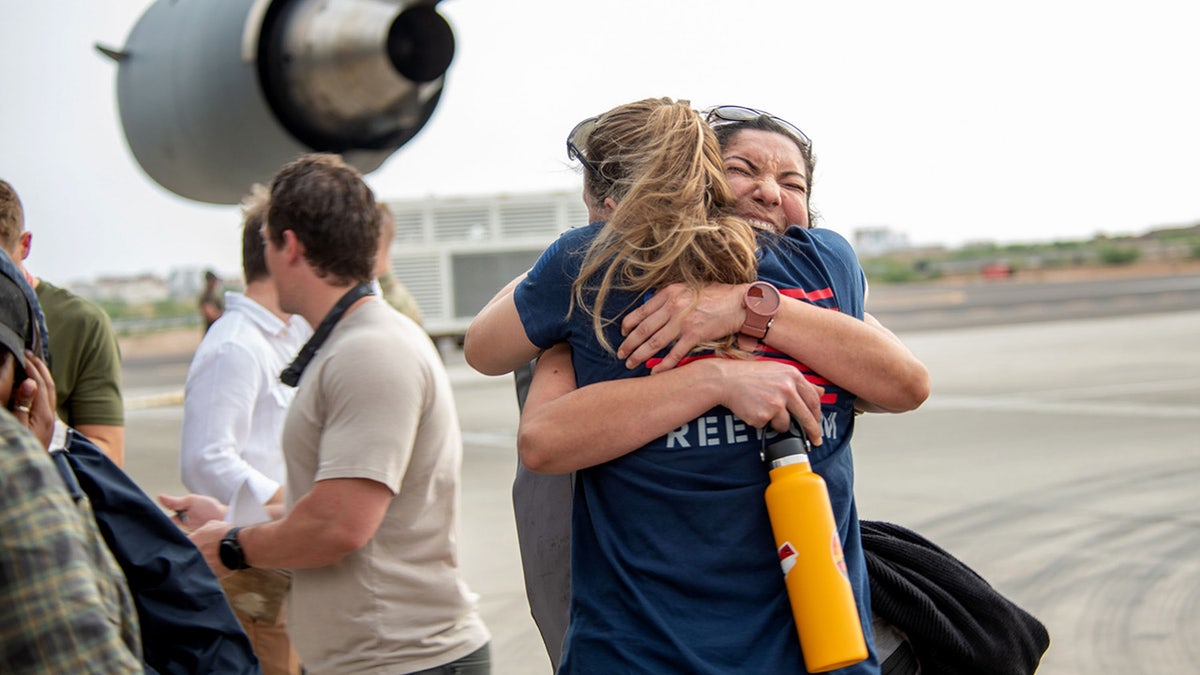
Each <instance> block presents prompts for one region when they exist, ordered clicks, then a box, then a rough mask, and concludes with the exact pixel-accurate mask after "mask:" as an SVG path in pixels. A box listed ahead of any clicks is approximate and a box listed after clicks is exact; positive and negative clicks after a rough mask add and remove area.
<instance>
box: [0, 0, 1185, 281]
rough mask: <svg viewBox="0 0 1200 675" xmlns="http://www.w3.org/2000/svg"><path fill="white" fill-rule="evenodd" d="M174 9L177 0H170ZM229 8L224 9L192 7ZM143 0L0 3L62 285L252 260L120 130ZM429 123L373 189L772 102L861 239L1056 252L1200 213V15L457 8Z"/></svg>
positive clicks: (9, 118) (14, 165)
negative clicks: (617, 124)
mask: <svg viewBox="0 0 1200 675" xmlns="http://www.w3.org/2000/svg"><path fill="white" fill-rule="evenodd" d="M162 1H164V2H165V1H169V0H162ZM182 1H190V2H196V1H208V2H220V1H222V0H182ZM151 4H152V2H151V1H150V0H103V1H95V0H0V8H2V11H0V54H2V56H3V63H4V66H3V69H2V70H0V73H3V74H2V75H0V82H3V86H2V88H0V91H2V92H3V94H4V96H3V102H2V103H0V177H3V178H5V179H7V180H8V181H10V182H11V183H13V184H14V185H15V186H16V188H17V190H18V191H19V192H20V194H21V195H22V198H23V200H24V202H25V208H26V212H27V225H28V227H29V229H30V230H32V231H33V232H34V252H33V255H32V256H31V258H30V260H29V265H30V268H31V269H32V270H33V271H34V272H35V273H37V274H39V275H40V276H43V277H45V278H48V279H52V280H58V281H61V282H69V281H73V280H80V279H88V278H91V277H94V276H96V275H102V274H104V275H129V274H136V273H141V272H153V273H158V274H164V273H166V272H167V271H168V270H170V269H171V268H172V267H177V266H188V265H212V266H215V267H216V268H217V269H219V270H221V271H222V272H224V273H228V274H236V273H237V272H238V270H239V264H240V263H239V255H240V253H239V248H238V212H237V210H236V209H235V208H234V207H214V206H205V205H200V204H197V203H195V202H190V201H188V200H186V199H183V198H181V197H176V196H174V195H172V194H171V193H169V192H167V191H165V190H164V189H162V188H160V187H159V186H158V185H157V184H156V183H154V182H153V181H152V180H150V179H149V178H148V177H146V175H145V174H144V173H142V171H141V169H140V168H139V167H138V165H137V164H136V162H135V161H134V160H133V158H132V155H131V154H130V152H129V151H128V149H127V147H126V146H125V144H124V139H123V136H122V132H121V127H120V123H119V120H118V114H119V113H118V111H117V105H116V99H115V84H116V67H115V64H113V63H112V62H111V61H109V60H108V59H106V58H103V57H101V56H100V55H99V54H98V53H96V51H95V50H94V49H93V44H94V43H96V42H101V43H104V44H106V45H109V46H115V47H120V46H122V45H123V44H124V42H125V38H126V37H127V35H128V34H129V31H130V30H131V29H132V27H133V26H134V24H135V23H136V21H137V19H138V17H139V16H141V14H142V13H143V12H144V11H145V10H146V8H148V7H149V6H150V5H151ZM441 8H442V12H443V13H444V14H445V15H446V16H447V18H448V19H449V20H450V22H451V24H452V26H453V27H454V30H455V34H456V37H457V41H458V52H457V54H456V56H455V61H454V64H453V65H452V66H451V70H450V72H449V76H448V80H447V86H446V91H445V94H444V96H443V98H442V101H441V104H440V106H439V108H438V110H437V112H436V113H435V115H434V119H433V120H432V121H431V122H430V124H429V125H428V126H427V127H426V128H425V130H424V131H423V132H422V133H421V134H420V135H419V136H418V137H417V139H416V140H414V141H413V142H411V143H409V144H408V145H407V146H405V147H404V148H402V149H401V150H400V151H399V152H398V153H397V154H395V155H394V156H393V157H392V158H391V159H390V160H388V162H387V163H385V164H384V165H383V167H382V168H381V169H380V170H378V171H376V172H375V173H373V174H371V175H370V176H368V180H369V182H370V183H371V185H372V186H373V187H374V188H375V190H376V192H377V193H378V195H379V196H380V197H381V198H384V199H395V198H409V197H425V196H428V195H436V196H459V195H479V194H490V193H495V192H508V193H521V192H528V191H541V190H547V189H564V188H573V187H575V186H577V185H578V182H579V180H578V176H577V174H576V173H575V171H574V169H573V168H572V167H570V166H569V165H568V164H567V162H566V158H565V156H564V152H563V147H564V146H563V137H564V136H565V134H566V132H567V131H568V130H569V129H570V128H571V127H572V126H573V125H574V124H575V122H577V121H578V120H579V119H581V118H583V117H586V116H588V115H591V114H595V113H597V112H600V111H602V110H605V109H608V108H610V107H612V106H614V105H617V104H620V103H623V102H626V101H630V100H634V99H637V98H643V97H646V96H673V97H679V98H688V99H690V100H691V101H692V102H693V103H694V104H695V105H696V106H698V107H704V106H708V105H712V104H718V103H737V104H742V105H748V106H752V107H758V108H762V109H766V110H770V111H772V112H774V113H775V114H777V115H779V116H781V117H784V118H786V119H788V120H790V121H792V122H794V123H795V124H796V125H797V126H799V127H801V128H802V129H804V130H805V131H806V132H808V134H809V135H810V136H811V137H812V138H813V140H814V144H815V149H816V152H817V155H818V168H817V175H816V183H815V186H814V203H815V205H816V206H817V208H818V209H819V210H820V211H821V212H822V214H823V216H824V221H823V223H822V224H823V225H824V226H826V227H830V228H832V229H835V230H838V231H839V232H841V233H843V234H845V235H847V236H850V235H851V234H852V232H853V231H854V229H855V228H858V227H863V226H887V227H891V228H893V229H895V230H897V231H900V232H904V233H907V234H908V236H909V237H910V239H911V240H912V241H913V243H918V244H921V243H944V244H948V245H958V244H961V243H963V242H966V241H976V240H988V239H990V240H996V241H1000V242H1013V241H1047V240H1054V239H1078V238H1086V237H1090V236H1092V235H1094V234H1096V233H1107V234H1127V233H1139V232H1143V231H1145V230H1147V229H1150V228H1153V227H1158V226H1172V225H1185V224H1191V223H1195V222H1197V221H1198V220H1200V40H1198V39H1197V37H1196V28H1197V26H1200V9H1198V8H1200V5H1198V4H1197V3H1194V2H1188V1H1185V0H1177V1H1170V2H1168V1H1164V0H1140V1H1139V2H1136V3H1135V2H1129V3H1117V2H1107V1H1105V0H1091V1H1074V0H1071V1H1065V0H1064V1H1058V0H1015V1H1009V2H1004V3H999V2H992V3H979V2H963V1H961V0H945V1H932V0H930V1H923V0H914V1H911V2H894V1H892V0H866V1H863V2H848V1H833V0H830V1H828V2H819V3H817V2H804V1H800V0H738V1H737V2H730V1H728V0H725V1H722V2H712V1H710V0H678V1H669V0H653V1H652V0H597V1H596V2H590V3H584V2H578V1H576V0H508V1H505V0H446V1H445V2H443V3H442V5H441Z"/></svg>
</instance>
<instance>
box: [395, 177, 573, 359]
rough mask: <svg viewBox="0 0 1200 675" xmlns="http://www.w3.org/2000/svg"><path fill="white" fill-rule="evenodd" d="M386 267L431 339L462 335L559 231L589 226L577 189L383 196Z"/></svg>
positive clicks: (526, 268)
mask: <svg viewBox="0 0 1200 675" xmlns="http://www.w3.org/2000/svg"><path fill="white" fill-rule="evenodd" d="M387 205H388V206H389V207H390V208H391V209H392V213H393V214H394V215H395V217H396V239H395V241H393V242H392V250H391V262H392V272H393V274H395V276H396V279H398V280H399V281H400V282H401V283H403V284H404V285H405V286H407V287H408V290H409V291H410V292H411V293H412V294H413V296H414V297H415V298H416V300H417V304H418V305H419V306H420V308H421V316H422V317H423V318H424V323H425V328H426V330H428V331H429V333H430V335H432V336H434V337H450V336H455V337H457V336H461V335H462V334H464V333H465V332H466V329H467V325H468V324H470V322H471V319H472V318H473V317H474V316H475V314H476V313H478V312H479V310H481V309H483V306H484V305H485V304H487V302H488V300H491V299H492V296H494V295H495V294H496V291H498V290H500V288H501V287H503V286H504V285H505V284H506V283H508V282H509V281H511V280H512V279H513V278H515V277H516V276H518V275H520V274H522V273H523V272H525V271H526V270H528V269H529V268H530V267H531V266H532V265H533V263H534V261H536V260H537V258H538V256H539V255H540V254H541V252H542V251H543V250H544V249H545V248H546V246H548V245H549V244H550V243H551V242H553V241H554V240H555V239H556V238H557V237H558V235H559V234H560V233H562V232H564V231H566V230H567V229H569V228H571V227H579V226H582V225H585V224H587V209H586V208H585V207H584V205H583V199H582V198H581V197H580V194H579V191H578V190H569V191H566V190H564V191H557V192H543V193H531V194H521V195H506V194H497V195H492V196H483V197H456V198H435V197H431V198H427V199H414V200H397V201H388V202H387Z"/></svg>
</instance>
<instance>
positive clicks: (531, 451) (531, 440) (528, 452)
mask: <svg viewBox="0 0 1200 675" xmlns="http://www.w3.org/2000/svg"><path fill="white" fill-rule="evenodd" d="M556 448H558V449H560V444H559V443H556V442H555V441H554V440H553V439H551V438H548V437H547V435H546V434H545V433H543V432H542V431H541V430H540V429H539V428H538V425H537V424H536V423H525V422H522V424H521V426H520V428H519V429H518V430H517V454H518V456H519V457H520V459H521V464H522V465H524V466H525V468H526V469H529V470H530V471H532V472H534V473H544V474H562V473H570V472H571V469H570V468H564V467H563V466H562V465H561V452H556V451H555V450H556Z"/></svg>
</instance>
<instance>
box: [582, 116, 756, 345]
mask: <svg viewBox="0 0 1200 675" xmlns="http://www.w3.org/2000/svg"><path fill="white" fill-rule="evenodd" d="M586 141H587V144H588V148H589V156H593V157H598V158H600V159H598V160H597V163H596V164H595V166H596V169H597V171H599V172H600V173H599V176H590V177H589V178H590V180H589V181H588V183H589V185H588V191H589V192H591V193H592V194H593V195H597V196H599V197H600V199H601V201H604V200H612V202H614V203H615V204H616V206H615V208H613V209H612V214H611V216H610V217H609V218H608V221H607V223H606V224H605V225H604V227H602V228H600V230H599V232H598V233H597V235H596V237H595V239H593V240H592V243H591V245H590V247H589V248H588V250H587V255H586V256H584V258H583V262H582V264H581V266H580V270H579V276H578V278H576V280H575V283H574V285H573V292H574V296H573V299H574V302H575V303H576V304H577V305H579V306H581V307H582V308H583V309H584V310H585V311H586V312H587V313H588V315H589V316H590V317H591V318H592V325H593V328H594V329H595V331H596V336H597V338H598V339H599V341H600V344H601V345H603V346H604V347H605V348H606V349H608V350H610V351H614V352H615V349H614V348H613V346H612V345H611V344H610V342H609V341H608V339H607V337H606V336H605V334H604V326H605V325H606V323H611V321H612V320H613V319H614V318H615V315H613V314H610V315H609V316H608V318H607V320H606V319H605V313H604V309H605V305H606V303H607V302H608V301H609V300H610V297H611V295H612V294H613V293H614V292H624V293H629V294H634V295H638V296H640V295H641V294H642V293H645V292H646V291H649V290H651V289H655V288H662V287H665V286H667V285H669V284H672V283H684V284H686V285H688V286H692V287H695V288H699V287H701V286H703V285H704V284H708V283H725V284H739V283H749V282H751V281H754V279H755V278H756V276H757V261H756V251H757V249H758V243H757V241H756V240H755V232H754V228H753V227H752V226H751V225H750V223H749V222H748V221H746V220H744V219H742V218H739V217H736V216H733V215H732V214H733V211H734V207H735V206H736V200H735V198H734V196H733V191H732V190H731V189H730V188H729V183H728V182H726V180H725V171H724V168H723V167H722V159H721V148H720V145H718V143H717V139H716V135H715V134H713V132H712V130H711V129H710V128H709V126H708V124H706V123H705V122H704V119H703V118H702V117H700V115H698V114H697V113H696V111H694V110H692V109H691V107H690V106H689V105H688V103H687V102H686V101H671V100H670V99H665V98H664V99H647V100H645V101H638V102H636V103H630V104H627V105H623V106H620V107H618V108H614V109H613V110H611V111H609V112H607V113H605V114H604V115H602V116H600V117H599V118H597V119H596V123H595V126H594V128H593V129H592V130H591V132H590V133H589V134H588V136H587V138H586ZM602 177H603V178H605V180H602V179H601V178H602ZM620 309H622V310H624V309H628V308H627V307H622V308H620ZM622 313H623V312H622ZM731 342H732V340H726V341H725V343H726V344H724V345H723V347H724V348H725V349H729V348H730V346H731V344H730V343H731Z"/></svg>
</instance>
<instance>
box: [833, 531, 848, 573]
mask: <svg viewBox="0 0 1200 675" xmlns="http://www.w3.org/2000/svg"><path fill="white" fill-rule="evenodd" d="M829 549H830V550H829V552H830V553H831V554H832V555H833V564H834V566H835V567H837V569H838V571H839V572H841V573H842V576H843V577H845V578H846V580H847V581H849V580H850V573H849V572H847V571H846V554H845V553H843V552H842V540H841V539H838V534H837V532H834V533H833V536H832V537H830V539H829Z"/></svg>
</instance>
